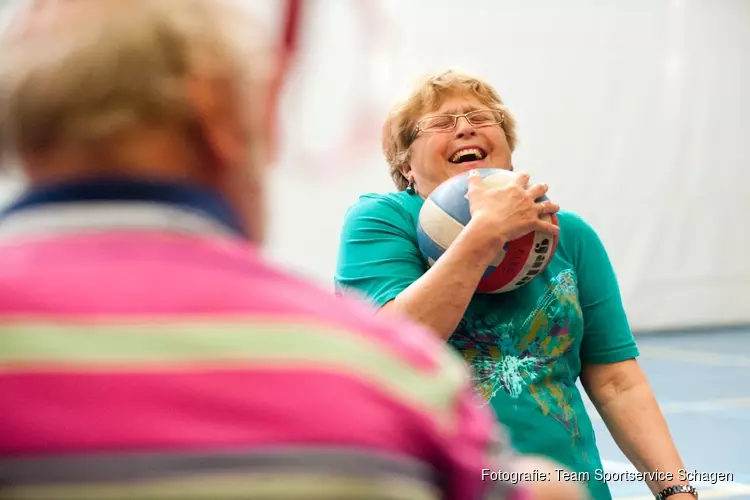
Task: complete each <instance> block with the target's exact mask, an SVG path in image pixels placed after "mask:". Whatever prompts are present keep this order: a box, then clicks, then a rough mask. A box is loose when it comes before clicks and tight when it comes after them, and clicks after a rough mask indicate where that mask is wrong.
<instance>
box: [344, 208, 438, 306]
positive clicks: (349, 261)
mask: <svg viewBox="0 0 750 500" xmlns="http://www.w3.org/2000/svg"><path fill="white" fill-rule="evenodd" d="M415 224H416V223H415V222H414V217H413V216H412V215H411V214H410V213H409V211H408V210H407V209H406V208H405V207H403V206H401V205H400V204H398V203H397V202H395V201H393V200H391V199H389V198H387V197H385V196H379V195H372V196H364V197H362V198H360V200H359V201H358V202H357V203H356V204H355V205H353V206H352V207H351V208H349V210H348V211H347V213H346V216H345V218H344V223H343V227H342V230H341V237H340V241H339V249H338V259H337V263H336V275H335V278H334V282H335V286H336V290H337V293H342V292H343V293H345V294H349V293H350V294H352V295H354V296H360V298H365V299H367V300H368V301H370V302H373V303H374V305H375V306H377V307H382V306H383V305H385V304H386V303H387V302H389V301H391V300H393V299H394V298H396V296H397V295H398V294H400V293H401V292H402V291H403V290H405V289H406V288H407V287H408V286H409V285H411V284H412V283H413V282H414V281H416V280H417V279H419V277H420V276H422V275H423V274H424V273H425V271H426V264H425V262H424V260H423V259H422V256H421V254H420V252H419V248H418V246H417V242H416V225H415Z"/></svg>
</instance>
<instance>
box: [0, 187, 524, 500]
mask: <svg viewBox="0 0 750 500" xmlns="http://www.w3.org/2000/svg"><path fill="white" fill-rule="evenodd" d="M469 383H470V382H469V378H468V377H467V373H466V370H465V368H464V366H463V364H462V363H461V361H459V360H458V358H457V357H456V356H455V355H453V354H452V353H451V352H449V351H448V350H446V348H445V347H444V345H443V344H442V343H440V342H439V341H438V340H437V339H435V338H433V336H432V335H430V334H429V333H427V332H425V331H422V330H421V329H419V328H418V327H415V326H413V325H411V324H406V323H396V322H392V321H385V320H383V319H380V318H377V317H375V316H373V314H372V311H371V310H370V309H369V308H367V306H365V305H363V304H360V303H358V302H354V301H351V300H349V299H342V298H336V297H334V296H333V295H332V294H330V293H329V292H327V291H324V290H321V289H318V288H316V287H315V286H312V285H310V284H307V283H305V282H302V281H300V280H298V279H296V278H294V277H291V276H289V275H287V274H285V273H284V272H281V271H279V270H277V269H276V268H274V267H273V266H271V265H269V264H268V263H266V262H264V259H263V258H262V256H261V255H260V254H259V252H258V250H257V249H255V248H254V247H253V246H252V245H251V244H249V243H248V239H247V238H246V237H245V236H244V235H242V234H241V229H240V225H239V224H238V223H237V220H236V218H235V217H234V216H233V214H232V213H231V211H230V210H229V209H228V208H227V207H226V206H225V205H224V204H223V203H222V202H221V201H220V200H219V199H217V198H216V197H214V196H213V195H211V194H210V193H207V192H204V191H202V190H199V189H195V188H192V187H188V186H177V185H160V184H155V183H145V182H132V181H124V180H115V181H100V182H99V181H97V182H88V183H77V184H70V185H65V186H57V187H53V188H48V189H45V190H40V191H33V192H30V193H29V194H27V195H25V196H24V197H22V198H21V199H19V200H18V201H17V202H16V203H14V204H13V205H12V206H11V207H10V208H8V209H7V210H6V211H4V212H3V214H2V216H1V217H0V499H10V498H12V499H75V500H88V499H92V500H93V499H96V500H106V499H135V498H137V499H161V498H170V499H193V498H206V499H213V500H219V499H229V498H231V499H245V498H248V499H250V498H252V499H261V498H268V499H303V498H304V499H412V500H417V499H437V498H445V499H479V498H497V499H506V498H520V497H519V496H517V495H520V492H519V491H518V488H517V487H516V486H515V485H514V484H512V482H509V481H491V480H490V479H489V477H490V476H489V475H488V474H486V473H485V474H483V470H484V471H485V472H487V470H488V469H489V470H491V471H492V472H497V471H498V470H505V471H508V470H511V469H512V467H513V465H514V464H513V458H512V450H511V449H510V448H509V447H508V446H507V443H506V442H504V440H503V439H502V436H500V435H499V434H498V433H497V429H496V428H495V424H494V421H493V417H492V416H491V415H490V414H489V413H487V412H486V411H484V410H482V409H480V408H478V407H477V405H476V404H475V401H474V400H473V398H474V396H473V394H474V393H473V391H472V390H471V389H470V386H469Z"/></svg>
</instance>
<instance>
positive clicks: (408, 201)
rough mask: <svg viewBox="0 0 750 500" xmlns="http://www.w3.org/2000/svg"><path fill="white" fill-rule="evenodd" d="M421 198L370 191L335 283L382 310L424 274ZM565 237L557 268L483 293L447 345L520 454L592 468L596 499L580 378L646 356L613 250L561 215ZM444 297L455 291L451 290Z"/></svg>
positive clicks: (597, 464)
mask: <svg viewBox="0 0 750 500" xmlns="http://www.w3.org/2000/svg"><path fill="white" fill-rule="evenodd" d="M422 203H423V201H422V199H421V198H420V197H419V196H418V195H416V194H409V193H407V192H403V191H402V192H399V193H389V194H368V195H364V196H362V197H361V198H360V200H359V201H358V202H357V203H356V204H355V205H354V206H352V207H351V208H350V209H349V211H348V212H347V215H346V218H345V221H344V225H343V230H342V235H341V243H340V248H339V255H338V263H337V270H336V276H335V285H336V287H337V289H338V290H339V291H344V292H354V293H355V294H356V295H359V296H364V297H365V298H367V299H368V300H370V301H372V302H374V303H375V305H376V306H382V305H384V304H385V303H386V302H389V301H390V300H392V299H394V298H395V297H396V296H397V295H398V294H399V293H401V292H402V291H403V290H404V289H405V288H407V287H408V286H409V285H410V284H411V283H413V282H414V281H415V280H417V279H418V278H419V277H420V276H422V274H424V273H425V272H426V271H427V269H428V267H427V263H426V261H425V259H424V258H423V257H422V255H421V253H420V251H419V248H418V246H417V235H416V228H417V219H418V217H419V210H420V208H421V207H422ZM558 219H559V224H560V240H559V243H558V246H557V250H556V252H555V255H554V257H553V258H552V259H551V261H550V263H549V265H548V266H547V268H546V269H545V270H544V272H542V273H540V274H539V275H538V276H537V277H536V278H534V279H533V280H532V281H531V282H529V283H528V284H526V285H524V286H523V287H521V288H519V289H517V290H514V291H512V292H507V293H503V294H496V295H482V294H476V295H474V297H473V298H472V300H471V303H470V304H469V307H468V309H467V311H466V313H465V315H464V317H463V319H462V320H461V322H460V324H459V326H458V328H457V329H456V331H455V332H454V333H453V335H452V336H451V338H450V339H449V341H448V342H449V344H450V345H452V346H453V347H454V348H456V349H457V350H458V351H460V352H461V354H462V355H463V357H464V359H466V361H467V362H468V363H469V364H470V365H471V366H472V368H473V371H474V375H475V383H476V387H477V389H478V392H479V393H480V395H481V396H482V400H483V401H485V402H487V404H490V405H492V408H493V409H494V411H495V413H496V414H497V416H498V419H499V420H500V421H501V422H502V423H503V424H504V425H506V426H507V427H508V430H509V432H510V434H511V437H512V440H513V443H514V445H515V446H516V448H517V449H518V450H519V451H521V452H525V453H534V454H541V455H545V456H548V457H550V458H552V459H554V460H557V461H558V462H560V463H562V464H564V465H565V466H567V467H568V468H570V469H571V470H574V471H576V472H588V473H589V475H590V477H589V487H590V491H591V493H592V496H593V498H594V499H595V500H609V499H610V498H611V495H610V492H609V488H608V487H607V485H606V484H604V483H601V482H599V481H597V480H596V478H597V476H596V472H595V471H596V470H597V469H598V470H601V468H602V465H601V459H600V457H599V452H598V450H597V446H596V439H595V436H594V430H593V426H592V424H591V420H590V418H589V416H588V413H587V412H586V408H585V406H584V403H583V399H582V396H581V393H580V391H579V390H578V387H577V386H576V381H577V379H578V377H579V374H580V372H581V365H582V363H597V364H602V363H614V362H618V361H623V360H627V359H632V358H635V357H637V356H638V348H637V346H636V343H635V340H634V338H633V335H632V333H631V330H630V327H629V324H628V321H627V317H626V314H625V311H624V308H623V305H622V300H621V298H620V291H619V287H618V284H617V279H616V277H615V273H614V271H613V268H612V265H611V263H610V260H609V257H608V256H607V252H606V251H605V249H604V246H603V245H602V243H601V241H600V239H599V237H598V236H597V234H596V233H595V232H594V230H593V229H592V228H591V227H590V226H589V225H588V224H587V223H586V222H585V221H584V220H583V219H581V218H580V217H578V216H577V215H574V214H572V213H570V212H560V213H559V214H558ZM445 293H450V290H446V291H445Z"/></svg>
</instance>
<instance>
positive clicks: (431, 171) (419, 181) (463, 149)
mask: <svg viewBox="0 0 750 500" xmlns="http://www.w3.org/2000/svg"><path fill="white" fill-rule="evenodd" d="M487 109H488V107H487V106H485V105H483V104H482V103H481V102H479V101H478V100H477V99H476V98H475V97H473V96H456V97H451V98H448V99H446V100H445V101H444V102H443V103H442V105H441V106H440V107H439V108H438V109H436V110H435V111H433V112H429V113H425V115H424V116H422V117H420V120H423V119H424V118H427V117H434V116H437V115H441V114H454V115H458V114H463V113H469V112H471V111H477V110H487ZM482 115H484V113H478V114H477V113H475V114H474V117H475V118H474V119H473V121H474V122H475V124H474V125H472V124H471V123H469V120H468V119H467V118H466V117H460V118H458V120H457V122H456V126H455V127H454V128H448V129H442V130H441V129H439V128H436V129H435V130H434V131H421V130H420V132H419V133H418V134H417V136H416V138H415V139H414V142H412V145H411V164H410V165H408V166H406V167H404V169H403V170H402V173H403V174H404V175H405V176H406V177H407V178H408V179H411V180H412V181H413V183H414V187H415V189H416V190H417V192H418V193H419V194H420V195H421V196H422V197H427V196H428V195H429V194H430V193H431V192H432V191H433V190H434V189H435V188H436V187H437V186H438V185H440V184H441V183H442V182H443V181H445V180H447V179H449V178H450V177H453V176H455V175H457V174H461V173H463V172H466V171H468V170H472V169H475V168H502V169H505V170H510V168H511V152H510V147H509V146H508V142H507V140H506V138H505V132H504V131H503V129H502V127H501V126H500V124H498V123H494V122H493V121H492V120H487V121H486V123H485V122H484V121H483V120H484V119H485V118H484V117H483V116H482ZM478 122H479V123H478ZM445 123H449V121H447V122H445ZM445 123H442V124H441V125H444V124H445ZM421 124H422V126H424V125H425V122H424V121H422V122H421Z"/></svg>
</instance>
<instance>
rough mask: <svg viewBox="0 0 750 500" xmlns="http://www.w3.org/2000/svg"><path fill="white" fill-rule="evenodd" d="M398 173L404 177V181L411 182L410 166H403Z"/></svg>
mask: <svg viewBox="0 0 750 500" xmlns="http://www.w3.org/2000/svg"><path fill="white" fill-rule="evenodd" d="M399 171H400V172H401V175H403V176H404V179H406V180H407V181H409V182H411V165H408V164H403V165H401V167H400V168H399Z"/></svg>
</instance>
